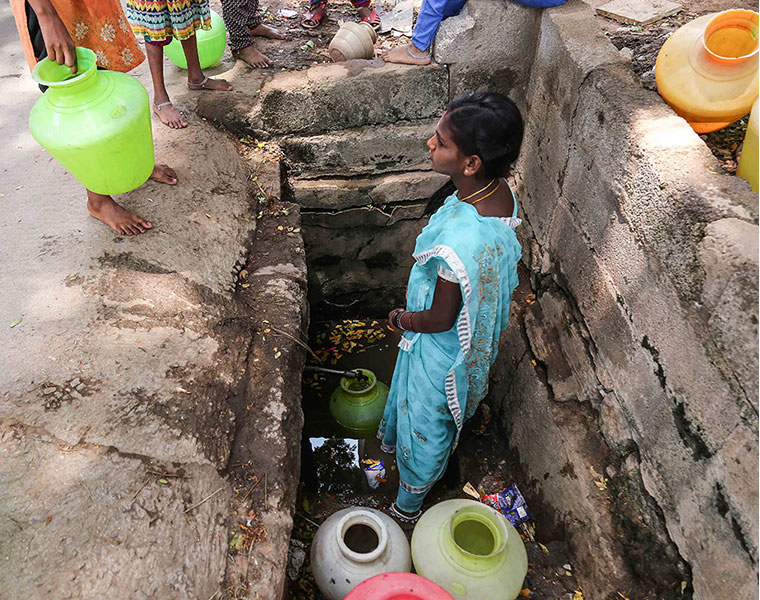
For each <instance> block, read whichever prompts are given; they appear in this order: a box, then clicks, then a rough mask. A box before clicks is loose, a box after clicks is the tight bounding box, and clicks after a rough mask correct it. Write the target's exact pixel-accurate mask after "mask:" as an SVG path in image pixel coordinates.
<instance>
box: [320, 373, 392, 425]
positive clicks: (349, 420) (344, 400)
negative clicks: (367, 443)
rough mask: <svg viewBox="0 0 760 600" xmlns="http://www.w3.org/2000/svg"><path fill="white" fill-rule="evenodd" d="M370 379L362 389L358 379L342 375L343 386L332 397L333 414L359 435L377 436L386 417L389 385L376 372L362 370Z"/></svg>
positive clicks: (340, 423) (339, 422)
mask: <svg viewBox="0 0 760 600" xmlns="http://www.w3.org/2000/svg"><path fill="white" fill-rule="evenodd" d="M359 370H360V371H361V372H362V373H364V375H366V376H367V379H368V380H364V385H365V387H364V388H363V389H358V388H359V386H360V384H359V380H358V379H349V378H347V377H341V380H340V386H338V387H337V388H336V389H335V391H334V392H333V393H332V396H330V413H331V414H332V416H333V417H334V418H335V420H336V421H337V422H338V424H339V425H340V426H341V427H343V428H345V429H347V430H348V431H350V432H351V433H353V434H354V435H356V437H358V438H368V437H373V436H374V435H375V434H376V433H377V427H378V425H380V420H381V419H382V418H383V411H384V410H385V401H386V400H387V399H388V386H387V385H385V384H384V383H383V382H382V381H378V380H377V377H375V374H374V373H373V372H372V371H368V370H367V369H359Z"/></svg>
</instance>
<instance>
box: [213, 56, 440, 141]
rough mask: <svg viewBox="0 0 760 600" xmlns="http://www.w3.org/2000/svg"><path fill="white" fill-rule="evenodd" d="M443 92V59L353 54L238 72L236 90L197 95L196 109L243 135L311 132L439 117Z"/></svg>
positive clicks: (316, 132)
mask: <svg viewBox="0 0 760 600" xmlns="http://www.w3.org/2000/svg"><path fill="white" fill-rule="evenodd" d="M212 96H213V98H212ZM448 97H449V74H448V70H447V69H446V67H443V66H438V65H428V66H424V67H418V66H409V65H393V64H389V63H385V62H383V61H381V60H352V61H347V62H345V63H340V64H326V65H316V66H313V67H310V68H309V69H306V70H304V71H290V72H280V73H277V74H275V75H274V76H272V77H270V78H269V79H268V80H264V81H262V78H261V77H255V76H250V77H249V76H246V77H245V78H243V77H240V78H238V79H237V80H236V81H235V91H233V92H231V93H229V94H226V93H225V94H205V95H204V96H202V97H201V98H200V99H199V103H198V112H199V113H200V114H201V116H203V117H206V118H209V119H213V120H214V121H217V122H219V123H221V124H223V125H224V126H225V127H227V128H228V129H230V130H231V131H234V132H236V133H239V134H241V135H257V136H260V135H262V134H263V133H266V134H269V135H273V136H281V135H292V134H299V135H304V134H312V135H314V134H319V133H324V132H327V131H335V130H340V129H348V128H352V127H360V126H362V125H383V124H390V123H397V122H398V121H414V120H418V119H429V118H438V117H440V116H441V114H442V113H443V111H444V109H445V108H446V103H447V102H448Z"/></svg>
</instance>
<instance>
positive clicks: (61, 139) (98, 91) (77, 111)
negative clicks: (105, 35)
mask: <svg viewBox="0 0 760 600" xmlns="http://www.w3.org/2000/svg"><path fill="white" fill-rule="evenodd" d="M77 64H78V67H79V70H78V71H77V74H76V75H74V76H72V75H71V69H70V68H69V67H67V66H66V65H59V64H57V63H55V62H53V61H51V60H49V59H47V58H45V59H43V60H41V61H40V62H38V63H37V65H36V66H35V67H34V71H33V72H32V77H34V80H35V81H37V82H38V83H41V84H42V85H46V86H48V89H47V91H46V92H45V93H44V94H43V95H42V97H41V98H40V99H39V100H37V102H36V104H35V105H34V107H32V112H31V114H30V115H29V130H30V131H31V133H32V136H33V137H34V139H35V140H37V141H38V142H39V143H40V144H41V145H42V147H43V148H45V150H47V151H48V152H49V153H50V154H51V155H52V156H53V158H55V159H56V160H57V161H58V162H60V163H61V164H62V165H63V166H64V167H66V169H67V170H68V171H69V173H71V174H72V175H73V176H74V177H76V179H77V180H78V181H79V182H80V183H81V184H82V185H83V186H84V187H86V188H87V189H88V190H91V191H93V192H96V193H98V194H108V195H110V194H122V193H124V192H128V191H130V190H133V189H135V188H136V187H139V186H141V185H142V184H143V183H145V182H146V181H147V180H148V177H150V174H151V172H152V171H153V165H154V156H153V134H152V131H151V126H150V105H149V103H148V93H147V92H146V91H145V88H144V87H143V86H142V84H141V83H140V82H138V81H137V80H136V79H134V78H133V77H130V76H129V75H125V74H124V73H117V72H114V71H98V70H97V65H96V59H95V53H94V52H93V51H92V50H89V49H87V48H77Z"/></svg>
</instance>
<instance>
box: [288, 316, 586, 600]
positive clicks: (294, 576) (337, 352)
mask: <svg viewBox="0 0 760 600" xmlns="http://www.w3.org/2000/svg"><path fill="white" fill-rule="evenodd" d="M398 339H399V335H398V333H397V332H395V331H393V330H391V328H389V327H388V326H387V323H386V322H385V321H383V320H372V319H369V320H352V321H341V322H319V321H317V322H313V323H312V327H311V330H310V334H309V341H310V344H309V345H310V347H311V348H312V349H313V350H314V352H315V354H316V356H317V357H318V358H319V360H316V359H314V357H311V359H310V360H309V361H308V363H309V364H316V365H319V366H323V367H328V368H332V369H339V370H349V369H356V368H364V369H370V370H371V371H373V372H374V373H375V375H376V376H377V379H378V381H382V382H384V383H386V384H388V385H389V384H390V381H391V377H392V374H393V367H394V364H395V359H396V354H397V346H396V345H397V343H398ZM339 379H340V378H339V376H337V375H325V374H321V373H319V374H315V373H309V372H307V373H305V375H304V379H303V386H302V390H303V409H304V416H305V425H304V434H303V440H302V455H301V459H302V461H301V462H302V468H301V483H300V487H299V493H298V499H297V502H296V515H295V517H294V528H293V535H292V538H291V548H290V550H291V552H290V556H289V567H288V594H287V597H288V598H293V599H307V598H308V599H322V598H323V596H322V595H321V594H320V593H319V590H318V589H317V586H316V583H315V581H314V578H313V575H312V565H311V562H310V558H309V551H310V544H311V541H312V539H313V537H314V534H315V533H316V531H317V528H318V526H319V524H320V523H322V522H323V521H324V520H325V519H326V518H327V517H329V516H330V515H331V514H333V513H334V512H336V511H338V510H340V509H342V508H346V507H348V506H368V507H371V508H377V509H382V508H384V507H385V506H387V505H389V504H390V503H391V502H392V501H393V500H394V498H395V494H396V489H397V486H398V471H397V470H396V468H395V465H394V464H393V457H392V456H389V455H387V454H384V453H381V452H380V448H379V442H377V440H375V439H374V438H372V439H365V440H362V439H356V438H355V437H352V436H351V434H350V433H348V432H346V431H344V430H342V429H341V427H340V426H339V425H338V424H337V423H336V422H335V421H334V419H333V418H332V416H331V415H330V412H329V409H328V402H329V397H330V395H331V394H332V392H333V390H334V389H335V388H336V387H337V386H338V385H339ZM507 456H508V451H507V448H506V445H505V439H504V436H503V434H500V432H499V431H498V428H497V426H496V424H495V422H494V421H493V420H492V419H491V418H490V414H489V411H488V409H487V407H483V408H481V410H479V411H478V413H477V414H476V415H475V417H473V419H472V420H471V421H470V422H469V423H468V424H467V425H466V427H465V429H464V431H463V434H462V438H461V441H460V444H459V447H458V448H457V451H456V453H455V454H454V456H453V457H452V460H451V463H450V466H449V469H448V471H447V472H446V475H445V476H444V478H443V480H442V481H441V482H439V483H438V484H437V485H436V486H435V487H434V488H433V490H432V491H431V492H430V495H429V496H428V499H427V500H426V502H425V506H424V507H423V508H429V507H430V506H432V505H434V504H436V503H438V502H441V501H443V500H447V499H449V498H468V496H467V495H466V494H465V493H464V492H463V491H462V488H463V486H464V484H465V483H467V482H469V483H471V484H472V485H473V486H474V487H475V488H476V489H478V490H479V491H480V492H481V493H486V494H490V493H495V492H498V491H500V490H503V489H504V488H506V487H507V486H508V485H509V484H511V483H513V482H516V483H517V485H518V486H519V485H520V482H519V481H515V479H514V474H513V473H514V468H513V467H512V466H511V465H510V463H509V460H508V459H506V458H505V457H507ZM362 458H375V459H381V460H384V461H385V467H386V475H387V481H386V482H385V483H382V484H380V487H379V488H378V489H377V490H371V489H370V487H369V484H368V483H367V478H366V477H365V476H364V473H363V471H362V470H361V468H360V462H359V461H360V460H361V459H362ZM534 519H541V515H540V514H534ZM367 529H368V528H367ZM527 529H528V531H530V530H531V529H532V528H527ZM370 531H371V530H370ZM371 533H372V535H374V532H371ZM528 535H530V534H528ZM409 537H410V538H411V534H409ZM349 541H350V542H351V544H349V546H350V547H351V545H354V546H356V547H361V548H369V549H372V547H373V546H372V539H371V535H370V534H369V533H367V532H365V531H359V530H357V531H353V532H351V539H350V540H347V543H348V542H349ZM524 541H525V546H526V550H527V551H528V561H529V568H528V575H527V577H526V579H525V583H524V584H523V587H524V594H525V595H526V597H531V598H540V599H545V600H571V599H574V600H581V599H582V598H583V596H582V593H581V592H580V591H579V588H578V585H577V581H576V579H575V577H574V576H573V572H572V565H570V564H569V563H568V560H567V554H566V550H565V545H564V542H562V541H561V540H553V541H552V540H535V541H530V540H529V539H528V538H524Z"/></svg>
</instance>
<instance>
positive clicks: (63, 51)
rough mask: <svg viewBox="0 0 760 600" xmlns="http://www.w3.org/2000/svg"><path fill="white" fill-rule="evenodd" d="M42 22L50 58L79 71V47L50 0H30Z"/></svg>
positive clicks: (41, 25)
mask: <svg viewBox="0 0 760 600" xmlns="http://www.w3.org/2000/svg"><path fill="white" fill-rule="evenodd" d="M29 4H31V6H32V9H34V12H35V14H36V15H37V19H38V20H39V22H40V29H41V30H42V37H43V39H44V40H45V49H46V50H47V54H48V58H49V59H50V60H53V61H55V62H57V63H58V64H59V65H66V66H67V67H71V74H72V75H76V72H77V47H76V44H75V43H74V40H73V39H71V35H70V34H69V32H68V31H67V30H66V26H65V25H64V24H63V21H61V18H60V17H59V16H58V13H57V12H56V10H55V8H54V7H53V5H52V4H51V3H50V0H29Z"/></svg>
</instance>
